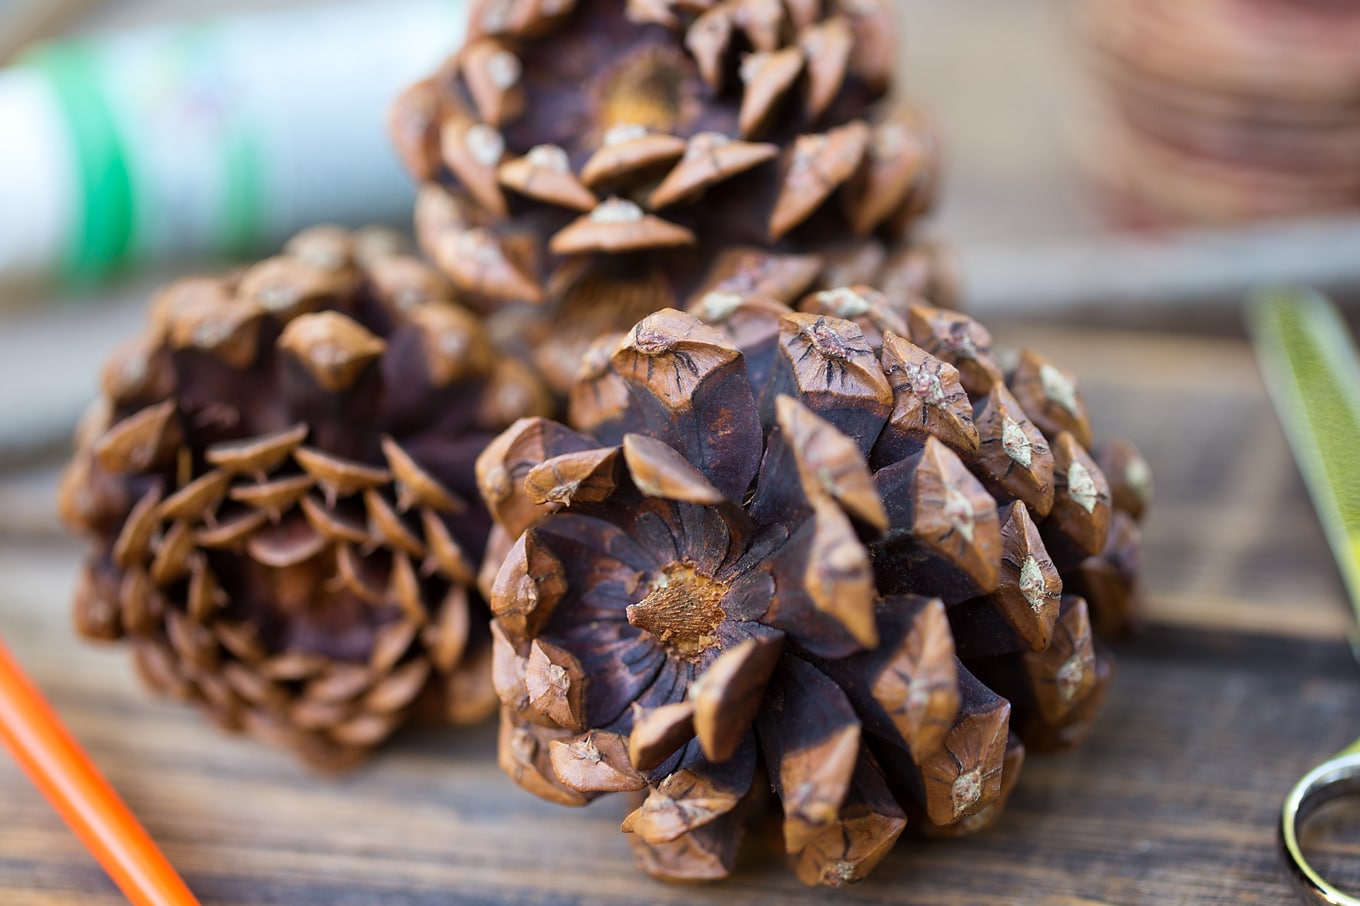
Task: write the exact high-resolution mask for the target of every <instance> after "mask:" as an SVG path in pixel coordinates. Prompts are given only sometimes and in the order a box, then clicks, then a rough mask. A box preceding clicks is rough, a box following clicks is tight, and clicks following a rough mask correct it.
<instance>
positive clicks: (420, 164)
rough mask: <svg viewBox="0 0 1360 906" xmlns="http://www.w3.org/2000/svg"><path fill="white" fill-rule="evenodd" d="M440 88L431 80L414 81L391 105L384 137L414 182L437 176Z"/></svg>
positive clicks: (428, 179)
mask: <svg viewBox="0 0 1360 906" xmlns="http://www.w3.org/2000/svg"><path fill="white" fill-rule="evenodd" d="M439 115H440V102H439V89H438V88H437V87H436V86H435V84H434V80H433V79H422V80H421V81H419V82H415V83H413V84H412V85H410V86H409V87H407V88H406V89H404V90H403V91H402V92H401V94H399V95H398V96H397V99H396V100H395V101H394V102H393V103H392V107H391V109H390V110H389V111H388V114H387V134H388V137H389V138H390V139H391V140H392V146H393V147H394V148H395V149H396V151H397V156H398V157H399V158H401V162H402V165H403V166H404V167H405V168H406V170H407V172H409V173H410V174H411V175H412V176H413V177H414V178H415V179H416V180H418V181H420V182H428V181H430V180H432V179H434V178H435V177H436V176H438V175H439V165H440V159H439Z"/></svg>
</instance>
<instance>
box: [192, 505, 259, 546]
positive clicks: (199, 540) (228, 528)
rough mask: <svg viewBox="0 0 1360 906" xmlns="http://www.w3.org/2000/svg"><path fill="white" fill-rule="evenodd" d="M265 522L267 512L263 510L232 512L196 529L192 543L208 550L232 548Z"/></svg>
mask: <svg viewBox="0 0 1360 906" xmlns="http://www.w3.org/2000/svg"><path fill="white" fill-rule="evenodd" d="M267 522H269V514H268V513H266V512H264V511H263V510H246V511H244V512H238V513H234V514H232V515H231V516H229V517H227V518H223V519H219V520H218V522H217V524H216V525H213V526H209V527H204V528H199V529H196V530H195V531H194V544H196V545H198V546H199V547H202V548H206V549H208V550H213V549H229V548H234V547H237V546H238V545H240V544H242V543H243V542H244V541H245V539H246V538H248V537H249V536H250V535H251V534H253V533H254V532H255V530H256V529H258V528H259V527H260V526H262V525H264V524H265V523H267Z"/></svg>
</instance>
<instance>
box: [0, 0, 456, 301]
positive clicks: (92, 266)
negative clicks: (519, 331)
mask: <svg viewBox="0 0 1360 906" xmlns="http://www.w3.org/2000/svg"><path fill="white" fill-rule="evenodd" d="M111 5H114V4H111ZM67 6H70V4H50V5H45V6H44V7H42V9H43V11H44V12H45V13H46V14H47V15H46V16H45V17H38V16H36V14H35V13H32V11H33V10H35V9H37V7H35V6H32V5H29V4H23V5H20V6H19V7H18V8H17V9H16V10H15V11H14V12H12V13H11V14H10V16H11V17H13V18H7V19H6V20H5V21H7V22H11V23H12V24H11V25H10V26H9V32H7V34H8V35H9V37H7V38H6V42H7V43H11V44H12V43H14V42H15V41H18V40H21V39H23V38H26V37H29V36H30V34H31V26H32V25H33V24H35V23H36V22H37V20H38V19H43V20H44V21H47V22H51V21H53V20H59V19H60V18H61V17H59V16H57V13H58V12H60V10H59V9H57V7H62V8H65V7H67ZM0 9H2V8H0ZM464 15H465V4H464V3H462V2H459V0H400V2H395V3H379V2H373V0H360V2H354V0H351V2H345V3H340V4H329V5H326V6H321V7H313V8H291V7H285V8H284V9H281V10H275V11H270V12H259V11H256V12H251V13H249V14H237V15H225V14H224V15H223V16H221V17H219V18H213V19H205V20H203V21H194V22H179V23H162V24H160V25H156V24H144V25H140V26H136V27H129V28H126V29H123V30H116V31H104V32H100V33H96V34H93V35H86V36H82V37H78V38H66V39H63V40H60V41H55V42H49V43H39V44H34V45H30V46H27V47H25V48H23V49H21V50H19V51H18V52H17V54H15V55H14V57H13V60H14V62H13V65H11V66H10V67H8V68H6V69H4V70H2V71H0V128H3V134H2V135H0V138H3V141H0V211H3V212H4V216H3V217H0V283H5V282H10V283H14V282H18V281H23V280H25V279H33V278H41V277H45V276H55V275H59V276H62V277H66V278H68V279H69V280H75V281H92V280H94V279H97V278H102V277H105V276H107V275H108V274H110V273H113V272H116V271H118V270H119V269H120V268H122V267H123V266H125V265H127V264H130V263H134V262H145V261H165V260H181V261H182V260H185V259H199V260H202V259H205V258H209V257H219V258H220V257H224V256H235V255H244V254H246V253H248V252H253V251H258V250H261V249H267V248H272V247H275V246H277V244H278V243H279V242H281V241H282V240H283V239H284V238H285V237H286V236H288V235H290V234H292V233H294V232H296V231H297V230H298V229H300V228H302V227H304V226H306V225H308V224H311V223H315V222H318V221H337V222H340V223H345V224H358V223H362V222H371V221H377V222H387V223H403V224H404V223H405V222H406V221H407V220H408V219H409V211H410V206H411V201H412V198H413V194H412V192H411V189H410V186H409V183H408V182H407V180H406V179H405V178H404V176H403V175H402V174H401V172H400V170H399V168H398V167H397V165H396V160H395V157H394V155H393V153H392V151H391V149H390V148H389V146H388V143H387V139H386V134H385V130H384V128H383V123H384V121H385V114H386V110H387V105H388V104H389V103H390V101H391V98H392V96H393V95H394V94H395V93H396V92H397V90H398V89H399V88H400V87H401V86H402V85H404V84H405V83H407V82H408V81H410V80H412V79H414V78H416V77H417V76H419V75H420V74H422V73H424V72H425V71H427V70H429V69H431V68H433V67H435V66H437V65H438V63H439V61H440V60H441V59H443V57H444V55H445V54H447V53H448V51H449V48H451V47H453V46H455V45H456V44H457V43H458V42H459V41H460V40H461V35H462V30H463V18H464Z"/></svg>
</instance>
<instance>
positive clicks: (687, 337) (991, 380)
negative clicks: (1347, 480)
mask: <svg viewBox="0 0 1360 906" xmlns="http://www.w3.org/2000/svg"><path fill="white" fill-rule="evenodd" d="M799 307H800V308H802V309H803V310H802V311H792V310H790V309H788V308H786V307H785V306H782V305H780V304H778V303H775V302H773V301H771V300H769V299H766V298H760V297H751V298H749V299H739V300H735V301H731V302H730V304H728V305H727V306H726V307H725V308H724V309H723V310H721V311H713V310H711V309H712V306H711V305H706V304H703V303H700V304H699V305H697V306H696V311H699V312H702V313H703V314H704V315H705V318H706V320H705V319H701V318H700V317H698V316H696V315H695V314H690V313H682V312H678V311H674V310H667V311H663V312H660V313H657V314H654V315H652V316H649V317H647V318H646V319H644V320H643V321H642V322H640V323H639V324H638V325H636V326H635V327H634V328H633V330H632V331H631V332H629V333H628V334H626V335H624V336H622V337H618V336H616V337H614V338H612V339H605V340H601V341H600V343H598V344H596V345H595V346H594V347H592V352H591V356H590V367H589V369H588V370H587V372H586V373H585V374H584V376H583V378H582V380H581V382H580V384H579V385H578V386H577V387H576V388H575V390H574V392H573V394H572V403H571V421H572V424H573V425H574V426H575V428H576V429H579V430H573V429H572V428H569V427H567V426H565V425H563V424H559V423H557V422H553V421H548V420H545V419H526V420H523V421H521V422H519V423H517V424H516V425H515V426H513V427H512V428H511V429H510V430H509V431H507V432H505V433H504V434H502V435H501V436H500V437H499V438H498V439H497V440H496V441H494V442H493V443H492V444H491V445H490V446H489V447H488V448H487V449H486V451H485V452H484V453H483V454H482V456H481V457H480V458H479V460H478V464H477V474H478V483H479V486H480V488H481V491H482V494H483V497H484V499H485V500H486V502H487V505H488V507H489V509H490V511H491V513H492V516H493V517H494V518H495V519H496V521H497V524H498V531H500V532H501V533H502V545H503V546H505V547H507V548H508V549H509V553H508V556H507V558H506V560H505V563H504V565H503V567H502V568H501V570H500V572H499V574H498V575H497V576H496V577H495V578H494V582H493V583H492V588H491V589H490V600H491V606H492V611H493V613H494V614H495V618H494V620H493V622H492V634H493V636H494V638H495V643H494V644H495V656H494V669H495V684H496V689H497V691H498V693H499V695H500V698H501V702H502V727H501V750H500V760H501V764H502V766H503V767H504V768H505V770H506V771H507V772H508V773H509V774H510V775H511V776H512V777H513V778H514V779H515V780H516V781H517V782H518V783H519V784H520V785H522V786H524V787H525V788H527V789H529V790H531V791H532V792H534V793H537V794H538V795H540V796H543V797H545V798H548V799H551V800H554V801H558V802H562V803H565V804H572V805H579V804H583V803H585V802H587V801H589V800H590V799H591V798H593V797H595V796H596V795H598V794H601V793H604V792H612V791H637V792H639V793H642V794H644V798H643V799H642V801H641V804H640V805H639V807H638V808H637V809H636V810H635V811H634V812H633V813H632V814H631V815H630V816H629V817H628V819H627V820H626V821H625V822H624V826H623V827H624V830H625V831H626V832H628V834H629V840H630V841H631V843H632V844H633V846H634V850H635V855H636V858H637V861H638V863H639V865H640V866H641V867H643V868H644V869H645V870H647V871H649V872H651V873H652V874H654V875H656V876H658V877H661V878H666V879H671V880H697V879H706V878H716V877H722V876H724V875H726V874H727V873H728V872H730V870H731V868H732V864H733V858H734V856H735V852H736V848H737V846H738V843H739V841H740V839H741V836H742V815H743V811H745V810H746V809H747V808H748V807H749V806H750V804H751V802H752V800H753V797H754V795H755V793H756V790H757V788H758V787H759V786H760V784H761V782H760V781H759V780H758V779H757V778H758V777H760V776H762V775H768V778H769V780H770V782H771V784H772V785H773V787H774V790H775V792H776V794H777V795H778V797H779V799H780V800H781V801H782V803H783V816H784V817H783V838H784V839H783V843H784V848H785V849H786V850H787V852H788V853H789V854H790V859H791V861H792V863H793V865H794V868H795V870H796V872H797V874H798V876H799V877H800V878H801V879H802V880H803V881H805V882H807V883H809V884H826V885H833V886H835V885H841V884H846V883H850V882H853V881H856V880H859V879H860V878H862V877H863V876H864V875H865V874H866V873H867V872H868V871H869V870H870V869H871V868H872V867H873V866H874V865H875V864H876V863H877V862H878V861H879V860H880V859H881V858H882V857H883V856H884V855H885V854H886V853H887V852H888V851H889V849H890V848H891V846H892V844H893V842H894V841H895V839H896V838H897V836H898V835H899V834H900V833H901V832H902V830H903V827H904V825H905V824H906V822H907V819H908V817H910V818H911V820H912V822H913V824H915V825H916V826H918V827H920V828H921V829H922V830H930V829H934V831H935V832H937V833H945V834H948V833H960V832H966V831H972V830H977V829H979V828H981V827H985V826H987V825H988V824H990V823H991V822H993V821H995V820H996V818H997V816H998V814H999V812H1000V809H1001V806H1002V803H1003V801H1004V798H1005V796H1006V795H1007V794H1008V793H1009V790H1010V789H1011V787H1012V786H1013V785H1014V783H1015V780H1016V777H1017V776H1018V772H1019V770H1020V766H1021V762H1022V761H1023V758H1024V747H1025V746H1029V747H1030V748H1031V749H1051V748H1056V747H1062V746H1068V745H1073V744H1075V743H1077V742H1079V741H1080V739H1081V738H1082V736H1083V735H1084V732H1085V730H1086V729H1087V727H1088V726H1089V721H1090V719H1091V717H1092V716H1093V714H1094V712H1095V709H1096V707H1097V706H1098V704H1099V702H1100V700H1101V698H1102V696H1103V694H1104V691H1105V688H1106V685H1107V682H1108V679H1109V675H1110V667H1109V664H1108V663H1107V661H1106V659H1105V658H1104V657H1103V656H1102V655H1101V653H1100V651H1099V649H1098V648H1097V647H1096V645H1095V642H1094V641H1093V637H1092V632H1091V625H1092V622H1093V621H1094V622H1098V623H1101V624H1105V625H1110V626H1118V625H1120V624H1122V623H1125V622H1127V620H1128V619H1129V616H1130V615H1129V613H1128V612H1127V610H1125V608H1127V607H1128V606H1129V604H1130V602H1131V600H1132V596H1131V594H1130V590H1131V589H1130V585H1131V583H1132V580H1133V578H1134V577H1133V576H1131V575H1129V573H1128V572H1127V571H1126V570H1121V567H1127V566H1129V565H1131V564H1132V563H1133V562H1134V558H1133V557H1132V556H1131V555H1129V554H1128V552H1127V550H1126V548H1127V547H1129V546H1133V547H1136V543H1137V529H1136V527H1134V521H1135V520H1136V518H1137V516H1138V515H1139V513H1141V511H1142V509H1143V507H1144V506H1145V504H1146V490H1147V487H1148V484H1147V481H1146V476H1145V474H1144V473H1145V471H1146V470H1145V467H1139V466H1137V465H1134V463H1136V462H1141V460H1139V459H1138V458H1137V454H1136V452H1135V451H1134V450H1133V449H1132V447H1131V446H1130V445H1128V444H1127V443H1121V444H1117V445H1115V446H1112V447H1109V448H1108V449H1109V451H1110V453H1109V457H1110V458H1109V460H1108V461H1109V462H1112V463H1117V464H1120V465H1121V466H1122V474H1121V476H1120V477H1119V478H1118V480H1117V481H1116V483H1115V485H1114V486H1113V487H1112V485H1111V483H1110V482H1109V481H1107V479H1106V477H1105V474H1104V472H1103V470H1102V469H1101V467H1100V466H1099V465H1098V464H1097V462H1096V460H1095V459H1094V458H1093V455H1092V453H1091V452H1090V451H1091V444H1092V431H1091V423H1090V420H1089V417H1088V413H1087V409H1086V406H1085V403H1084V401H1083V399H1082V396H1081V394H1080V392H1079V391H1078V389H1077V386H1076V383H1075V381H1074V379H1073V378H1072V376H1071V375H1070V374H1068V373H1067V372H1065V371H1063V370H1061V369H1060V368H1059V367H1057V366H1056V365H1054V364H1053V363H1051V362H1049V361H1048V360H1047V359H1045V358H1043V357H1042V356H1041V355H1039V354H1038V353H1035V352H1032V351H1024V352H1022V353H1021V354H1020V355H1019V356H1017V357H1015V361H1014V363H1013V365H1012V366H1011V367H1010V368H1009V369H1008V371H1003V369H1002V367H1001V366H1000V365H999V364H998V361H997V359H996V358H995V357H994V356H993V355H992V353H991V338H990V337H989V335H988V334H987V332H986V330H984V329H983V328H982V327H981V326H980V325H978V324H977V323H975V322H973V321H971V320H970V319H968V318H967V317H964V316H961V315H958V314H956V313H953V312H949V311H944V310H940V309H935V308H928V307H924V306H920V305H914V306H908V307H905V308H899V307H898V306H897V305H896V304H895V303H894V302H893V301H892V300H891V299H890V298H888V297H887V296H884V295H883V294H879V293H875V292H874V291H872V290H870V289H868V288H864V287H857V288H851V289H839V290H833V291H824V292H820V293H816V294H813V295H811V296H809V297H808V298H806V299H804V300H802V301H801V303H800V306H799ZM828 310H835V311H839V312H841V313H843V314H847V315H852V316H853V320H848V319H843V318H838V317H835V316H834V315H832V314H828V313H826V312H827V311H828ZM1140 468H1141V469H1142V471H1141V472H1140ZM1129 476H1133V477H1134V478H1135V479H1138V480H1136V481H1132V482H1131V481H1129V480H1127V479H1128V477H1129ZM1140 476H1141V477H1140ZM1112 522H1114V523H1115V524H1123V525H1125V528H1124V529H1123V530H1122V534H1121V533H1120V532H1112V531H1111V525H1112ZM1111 544H1113V545H1115V548H1114V549H1113V550H1112V549H1111V547H1110V545H1111ZM1105 567H1108V568H1105ZM1102 569H1103V571H1102ZM1088 571H1089V572H1090V573H1091V574H1092V575H1095V574H1097V573H1099V574H1100V575H1101V576H1102V577H1103V579H1104V580H1105V581H1099V582H1098V581H1093V580H1091V579H1089V578H1086V574H1087V572H1088ZM1078 574H1081V575H1082V576H1083V586H1082V587H1083V588H1084V589H1085V590H1086V592H1087V593H1088V594H1090V595H1091V598H1090V600H1089V601H1088V600H1085V599H1083V598H1081V597H1077V596H1074V595H1070V594H1064V591H1065V589H1064V586H1065V584H1066V583H1069V582H1071V581H1072V579H1073V577H1075V576H1077V575H1078Z"/></svg>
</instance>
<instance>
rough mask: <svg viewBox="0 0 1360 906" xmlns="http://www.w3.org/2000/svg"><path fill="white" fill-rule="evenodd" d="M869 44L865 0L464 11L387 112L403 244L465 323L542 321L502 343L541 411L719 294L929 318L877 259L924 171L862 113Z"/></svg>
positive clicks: (881, 9) (884, 23)
mask: <svg viewBox="0 0 1360 906" xmlns="http://www.w3.org/2000/svg"><path fill="white" fill-rule="evenodd" d="M891 45H892V40H891V28H890V22H889V16H888V12H887V7H886V5H885V4H884V3H882V2H879V0H856V2H847V0H836V2H829V3H825V4H823V3H820V2H819V3H805V2H786V0H725V2H717V3H704V4H694V3H671V2H667V0H651V2H627V3H625V2H624V0H580V2H563V3H560V4H555V5H552V6H549V5H545V4H534V3H516V2H509V3H506V2H496V0H489V2H484V3H478V4H474V8H473V12H472V19H471V29H470V37H469V41H468V43H467V45H466V46H465V47H464V48H463V49H461V50H460V51H459V52H458V53H456V54H455V55H454V56H453V57H452V58H450V60H449V61H448V63H447V64H446V65H445V66H444V67H443V68H442V69H441V70H440V71H439V72H438V73H436V74H435V75H434V76H432V77H431V78H429V79H427V80H424V81H422V82H420V83H417V84H416V85H414V86H412V87H411V88H410V89H408V90H407V92H406V93H405V94H403V96H402V97H401V98H400V99H399V100H398V102H397V104H396V105H395V107H394V109H393V112H392V133H393V138H394V141H395V144H396V146H397V148H398V150H399V151H400V153H401V155H402V158H403V160H404V161H405V164H406V166H407V168H408V170H409V171H410V172H411V174H412V175H413V176H414V177H415V178H416V179H418V180H419V181H421V182H422V183H424V184H425V188H424V189H423V190H422V194H421V198H420V201H419V203H418V205H417V212H416V223H417V231H418V233H419V235H420V237H421V242H422V245H423V246H424V248H425V249H426V251H427V252H428V253H429V255H430V256H431V258H432V259H433V260H434V261H435V262H437V263H438V265H439V266H440V267H441V268H442V269H443V270H444V271H445V273H447V274H448V275H449V277H450V279H451V280H452V281H453V282H454V284H455V285H456V286H457V287H458V289H459V290H460V292H462V293H464V294H465V295H466V296H467V297H468V298H469V299H470V300H471V303H472V304H474V305H476V306H478V307H480V308H481V309H482V310H486V311H490V310H493V309H507V307H508V308H509V309H511V310H513V308H514V306H515V303H532V304H534V305H540V306H543V310H539V311H533V310H525V311H521V312H520V314H519V315H518V316H517V317H516V318H515V319H514V320H513V321H512V323H513V324H515V325H517V329H520V330H524V329H530V328H532V329H534V330H536V333H535V334H534V335H533V337H532V339H531V341H530V342H529V343H528V344H526V349H527V350H528V354H532V355H533V356H534V358H535V361H536V362H538V363H539V365H540V367H542V369H543V370H544V372H545V373H546V374H547V376H548V378H549V380H550V381H552V382H553V383H554V385H555V386H557V387H558V388H559V389H560V390H562V391H565V390H566V389H567V388H568V387H569V386H570V382H571V380H572V378H573V377H574V376H575V370H576V365H577V362H578V360H579V355H580V350H581V348H583V347H584V346H585V345H587V344H588V343H589V342H590V341H591V340H593V339H594V338H595V336H597V335H598V334H600V333H602V332H605V331H607V330H622V329H625V328H626V327H628V326H631V325H632V324H633V323H634V322H636V321H637V320H638V319H640V318H642V317H644V316H645V315H648V314H651V313H652V312H655V311H658V310H660V309H662V308H665V307H675V306H681V305H685V304H688V302H689V300H691V299H693V298H697V297H698V296H699V295H701V294H702V293H703V292H707V291H713V290H715V289H717V290H719V291H736V292H742V293H748V292H750V291H752V290H753V289H755V287H754V286H752V285H750V283H749V282H747V283H746V285H741V281H753V280H754V281H757V282H760V281H766V280H767V279H770V278H774V277H775V275H776V274H777V275H778V279H779V280H781V281H784V282H791V283H793V284H794V286H793V288H792V290H791V292H790V294H789V295H787V296H782V297H777V298H781V300H782V301H785V302H789V303H792V302H793V301H794V300H795V299H796V298H797V296H798V294H799V293H801V292H802V291H803V290H807V289H812V288H814V287H819V286H820V287H828V286H835V285H840V284H842V283H854V282H875V283H877V284H878V285H880V286H883V287H884V288H885V289H888V290H890V291H892V292H900V293H903V294H905V293H909V292H910V293H915V294H917V295H923V294H932V293H934V294H939V295H941V296H943V295H944V294H947V290H946V289H943V288H942V286H941V283H942V282H943V278H941V277H940V266H939V264H938V261H937V256H936V253H935V251H934V249H933V248H932V247H930V246H923V247H922V248H920V249H908V248H907V247H906V246H905V245H901V244H899V243H900V242H901V240H902V239H903V238H904V237H905V236H906V235H907V233H908V231H909V229H910V227H911V226H912V225H913V224H914V222H915V221H916V220H917V219H918V218H919V217H920V216H921V215H922V214H923V213H924V212H925V211H926V210H927V209H928V208H929V207H930V205H931V203H932V198H933V194H934V186H935V180H936V178H937V174H936V170H937V148H936V141H935V139H934V136H933V134H932V133H931V131H930V129H929V128H928V126H927V125H926V124H925V123H924V122H923V120H922V118H921V117H920V115H919V114H918V113H916V112H915V111H912V110H909V109H906V108H901V107H891V106H888V105H887V103H886V102H882V103H880V101H881V99H882V97H883V95H884V93H885V91H886V89H887V87H888V84H889V81H890V69H891V62H892V46H891ZM936 301H937V302H939V303H943V304H948V300H947V299H945V298H938V299H936ZM507 315H508V311H507Z"/></svg>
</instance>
